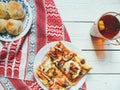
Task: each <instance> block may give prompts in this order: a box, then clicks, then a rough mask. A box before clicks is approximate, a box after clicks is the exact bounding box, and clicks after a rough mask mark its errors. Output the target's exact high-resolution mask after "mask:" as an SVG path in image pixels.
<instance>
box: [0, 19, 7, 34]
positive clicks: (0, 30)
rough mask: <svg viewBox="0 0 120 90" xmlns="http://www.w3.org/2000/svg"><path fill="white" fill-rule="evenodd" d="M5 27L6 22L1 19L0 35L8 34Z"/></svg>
mask: <svg viewBox="0 0 120 90" xmlns="http://www.w3.org/2000/svg"><path fill="white" fill-rule="evenodd" d="M5 26H6V20H4V19H0V33H4V32H6V29H5Z"/></svg>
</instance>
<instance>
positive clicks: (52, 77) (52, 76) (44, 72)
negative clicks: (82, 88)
mask: <svg viewBox="0 0 120 90" xmlns="http://www.w3.org/2000/svg"><path fill="white" fill-rule="evenodd" d="M36 74H37V75H38V76H39V78H40V80H42V82H43V84H44V85H46V84H48V82H49V83H50V81H52V82H51V83H50V84H51V85H46V86H47V87H48V88H49V89H51V90H52V89H53V88H55V87H56V88H58V87H57V86H59V88H63V90H67V89H68V88H69V86H70V85H71V83H70V82H69V80H68V79H67V77H66V76H65V75H64V74H63V73H62V72H61V71H60V70H59V69H58V68H57V67H56V66H55V65H54V64H53V63H52V62H51V60H50V59H49V58H46V59H45V60H44V61H43V62H42V63H41V64H40V66H38V67H37V69H36ZM45 82H46V83H45ZM56 85H57V86H56ZM65 88H66V89H65ZM58 90H62V89H58Z"/></svg>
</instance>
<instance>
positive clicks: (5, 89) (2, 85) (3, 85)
mask: <svg viewBox="0 0 120 90" xmlns="http://www.w3.org/2000/svg"><path fill="white" fill-rule="evenodd" d="M0 84H1V85H2V87H3V88H4V90H6V88H5V86H4V85H3V84H2V83H1V82H0Z"/></svg>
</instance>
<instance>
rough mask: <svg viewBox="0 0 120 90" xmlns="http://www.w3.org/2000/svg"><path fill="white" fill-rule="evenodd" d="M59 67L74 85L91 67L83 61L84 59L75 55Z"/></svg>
mask: <svg viewBox="0 0 120 90" xmlns="http://www.w3.org/2000/svg"><path fill="white" fill-rule="evenodd" d="M58 68H59V67H58ZM59 69H60V70H61V71H62V72H63V73H64V74H65V75H66V77H67V78H68V80H69V81H70V82H71V83H72V84H73V85H74V84H76V83H77V82H78V81H79V80H80V79H82V77H83V76H84V75H86V74H87V73H88V72H89V71H90V69H91V67H90V66H89V65H88V64H87V63H86V62H85V59H83V58H80V57H78V56H75V57H74V58H72V59H71V60H69V61H67V62H65V63H64V64H63V65H62V67H60V68H59Z"/></svg>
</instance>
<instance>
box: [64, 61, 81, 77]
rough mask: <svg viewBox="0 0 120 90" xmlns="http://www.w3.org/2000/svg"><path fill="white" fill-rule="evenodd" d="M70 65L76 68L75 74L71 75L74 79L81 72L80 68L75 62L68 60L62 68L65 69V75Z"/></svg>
mask: <svg viewBox="0 0 120 90" xmlns="http://www.w3.org/2000/svg"><path fill="white" fill-rule="evenodd" d="M71 64H74V65H75V66H76V67H77V68H78V70H77V73H76V74H74V75H73V78H76V77H77V76H78V75H79V73H80V71H81V68H80V66H79V64H78V63H77V62H74V61H72V60H70V61H68V62H66V63H65V64H64V66H63V68H65V69H66V71H65V73H66V74H67V73H69V71H70V65H71Z"/></svg>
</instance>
